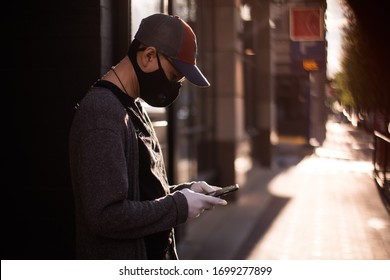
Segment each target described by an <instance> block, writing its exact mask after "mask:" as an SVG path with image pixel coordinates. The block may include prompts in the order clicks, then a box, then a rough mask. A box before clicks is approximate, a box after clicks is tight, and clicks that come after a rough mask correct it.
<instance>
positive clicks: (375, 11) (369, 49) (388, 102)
mask: <svg viewBox="0 0 390 280" xmlns="http://www.w3.org/2000/svg"><path fill="white" fill-rule="evenodd" d="M345 1H346V3H347V4H348V6H349V9H348V8H347V10H346V17H347V19H348V21H349V24H348V25H347V27H346V29H345V30H344V34H345V36H344V42H343V51H344V56H343V61H342V73H343V74H342V75H341V76H340V77H339V79H341V80H339V81H340V82H341V81H342V83H343V85H338V87H339V88H341V91H342V92H341V96H343V95H345V96H344V99H346V98H347V96H348V95H351V96H352V98H353V103H352V104H353V106H354V109H356V110H357V111H358V112H378V111H379V112H382V113H385V114H388V113H390V75H389V69H388V67H389V66H390V64H389V53H388V46H387V45H386V44H385V43H384V40H383V39H384V38H385V37H386V36H390V35H389V27H388V24H387V23H385V19H386V15H385V14H386V10H385V9H383V8H381V7H380V6H378V5H369V4H368V3H367V2H364V1H363V4H362V3H361V2H362V1H358V0H345ZM336 83H337V81H336Z"/></svg>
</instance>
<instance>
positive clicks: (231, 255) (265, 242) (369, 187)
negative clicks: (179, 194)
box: [178, 123, 390, 260]
mask: <svg viewBox="0 0 390 280" xmlns="http://www.w3.org/2000/svg"><path fill="white" fill-rule="evenodd" d="M329 125H330V126H329V127H328V132H327V140H326V141H325V143H324V145H323V146H322V147H321V148H319V149H317V151H316V152H317V153H313V154H312V155H308V156H306V157H304V158H303V160H301V161H299V155H298V157H295V158H294V153H291V154H287V156H283V155H279V157H277V159H278V161H280V162H279V163H281V164H279V167H278V166H276V167H274V168H271V169H262V168H260V167H258V166H254V167H253V168H252V169H251V170H250V171H249V172H248V174H247V180H246V183H245V185H243V186H242V189H241V190H239V192H237V197H236V199H235V200H232V201H230V202H229V204H228V205H227V206H224V207H218V208H216V209H214V210H213V211H211V212H209V213H204V214H203V215H202V216H201V217H199V218H198V219H194V220H192V221H190V222H188V224H187V227H186V233H185V236H184V238H183V240H181V242H180V243H179V244H178V253H179V257H180V258H181V259H184V260H185V259H193V260H196V259H201V260H205V259H210V260H211V259H221V260H223V259H230V260H234V259H390V217H389V215H388V214H387V212H386V210H385V208H384V207H383V205H382V203H381V200H380V198H379V196H378V193H377V191H376V189H375V185H374V182H373V180H372V178H371V173H372V172H371V170H372V165H371V162H370V161H367V160H368V158H367V154H369V153H367V152H368V151H367V149H368V148H369V143H368V142H367V141H369V138H367V135H364V133H363V134H362V132H360V131H356V130H355V129H354V128H352V129H351V128H350V127H348V126H339V125H337V124H334V125H333V124H332V123H330V124H329ZM336 140H337V141H338V142H337V141H336ZM341 142H343V143H341ZM284 148H286V147H284ZM290 148H294V149H296V148H297V149H298V148H301V147H299V146H297V147H290ZM287 150H288V149H287ZM283 151H285V149H283ZM290 151H291V150H290ZM343 155H344V156H345V155H348V157H346V156H345V158H342V157H341V156H343ZM297 159H298V160H297ZM294 161H297V162H294Z"/></svg>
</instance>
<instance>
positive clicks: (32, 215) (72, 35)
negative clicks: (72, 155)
mask: <svg viewBox="0 0 390 280" xmlns="http://www.w3.org/2000/svg"><path fill="white" fill-rule="evenodd" d="M99 2H100V1H92V0H90V1H88V0H83V1H76V2H75V1H31V2H25V3H20V2H18V3H15V4H13V7H12V9H11V10H10V14H9V18H8V24H9V26H10V28H9V29H8V33H7V36H9V38H10V40H9V41H10V42H12V50H11V53H12V56H11V57H12V59H11V60H12V61H10V68H9V71H10V72H11V73H12V75H9V77H10V79H9V82H10V83H9V85H10V87H9V90H8V91H7V97H9V98H10V103H9V104H12V105H11V106H9V107H11V108H12V112H13V114H12V115H11V116H10V117H11V118H12V119H10V120H9V122H11V124H12V129H13V130H12V131H11V132H12V133H11V135H12V136H13V137H12V138H11V139H12V141H11V143H10V147H12V149H10V150H11V151H12V152H10V153H7V157H6V159H7V160H8V163H9V166H10V167H11V168H10V169H9V172H7V173H8V174H6V175H7V177H6V178H7V179H6V180H7V185H6V195H5V196H4V198H5V200H6V201H4V203H3V205H2V207H3V208H4V210H3V211H2V215H4V216H6V219H4V220H5V226H3V229H4V230H5V238H3V244H2V250H1V251H2V259H10V258H11V259H68V258H73V251H74V248H73V243H74V225H73V197H72V189H71V183H70V176H69V163H68V146H67V145H68V133H69V127H70V124H71V120H72V116H73V112H74V105H75V103H76V102H77V101H78V100H79V99H80V98H81V97H82V96H83V95H84V94H85V91H86V90H87V89H88V88H89V87H90V85H91V84H92V82H93V81H94V80H96V78H97V77H99V75H100V71H101V70H100V64H101V62H100V59H101V50H100V40H101V39H100V4H99Z"/></svg>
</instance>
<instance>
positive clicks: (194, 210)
mask: <svg viewBox="0 0 390 280" xmlns="http://www.w3.org/2000/svg"><path fill="white" fill-rule="evenodd" d="M180 192H181V193H182V194H184V196H185V197H186V199H187V204H188V217H189V218H197V217H199V216H200V214H202V213H203V212H204V210H211V209H213V208H214V206H216V205H226V204H227V201H226V200H224V199H221V198H218V197H214V196H210V195H205V194H201V193H197V192H194V191H193V190H190V189H183V190H181V191H180Z"/></svg>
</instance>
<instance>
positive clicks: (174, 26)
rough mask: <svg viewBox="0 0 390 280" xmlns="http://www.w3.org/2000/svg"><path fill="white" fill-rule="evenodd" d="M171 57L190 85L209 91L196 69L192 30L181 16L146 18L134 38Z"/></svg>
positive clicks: (164, 15) (194, 39)
mask: <svg viewBox="0 0 390 280" xmlns="http://www.w3.org/2000/svg"><path fill="white" fill-rule="evenodd" d="M134 38H135V39H137V40H138V41H139V42H141V43H142V44H144V45H146V46H152V47H155V48H156V49H157V51H159V52H161V53H162V54H164V55H165V56H167V57H169V58H170V59H171V61H172V63H173V64H174V66H175V67H176V69H177V70H178V71H179V72H180V74H182V75H183V76H185V77H186V79H187V80H189V81H190V82H191V83H193V84H194V85H196V86H199V87H208V86H210V83H209V82H208V81H207V79H206V77H205V76H204V75H203V74H202V72H201V71H200V70H199V68H198V66H197V65H196V56H197V52H198V47H197V43H196V35H195V33H194V31H193V30H192V28H191V27H190V26H189V25H188V24H187V23H186V22H185V21H184V20H182V19H181V18H179V17H178V16H171V15H166V14H154V15H151V16H148V17H146V18H144V19H143V20H142V21H141V24H140V26H139V28H138V31H137V33H136V34H135V36H134Z"/></svg>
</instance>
